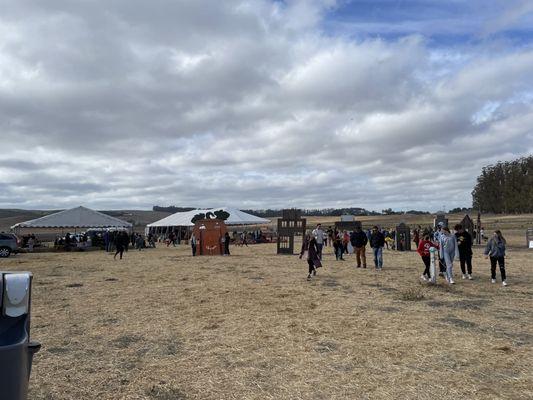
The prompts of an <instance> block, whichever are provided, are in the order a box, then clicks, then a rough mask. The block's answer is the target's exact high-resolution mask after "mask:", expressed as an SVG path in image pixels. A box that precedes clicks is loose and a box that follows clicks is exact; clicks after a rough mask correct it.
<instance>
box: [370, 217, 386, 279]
mask: <svg viewBox="0 0 533 400" xmlns="http://www.w3.org/2000/svg"><path fill="white" fill-rule="evenodd" d="M383 246H385V236H384V235H383V233H381V232H380V231H379V229H378V227H377V226H374V227H372V233H371V234H370V247H372V252H373V253H374V266H375V267H376V269H382V268H383Z"/></svg>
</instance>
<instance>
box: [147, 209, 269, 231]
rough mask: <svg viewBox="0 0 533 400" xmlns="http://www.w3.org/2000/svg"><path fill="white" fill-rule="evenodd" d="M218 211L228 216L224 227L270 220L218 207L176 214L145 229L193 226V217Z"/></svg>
mask: <svg viewBox="0 0 533 400" xmlns="http://www.w3.org/2000/svg"><path fill="white" fill-rule="evenodd" d="M219 210H222V211H226V212H227V213H228V214H229V217H228V219H226V221H224V222H225V223H226V225H262V224H268V223H270V220H268V219H265V218H260V217H256V216H255V215H251V214H248V213H245V212H243V211H241V210H237V209H235V208H230V207H219V208H209V209H201V210H192V211H185V212H177V213H175V214H172V215H169V216H168V217H166V218H163V219H161V220H159V221H156V222H153V223H151V224H148V225H146V228H147V229H150V228H162V227H179V226H194V222H192V221H191V220H192V219H193V217H194V216H195V215H197V214H206V213H208V212H215V211H219Z"/></svg>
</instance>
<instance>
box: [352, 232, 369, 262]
mask: <svg viewBox="0 0 533 400" xmlns="http://www.w3.org/2000/svg"><path fill="white" fill-rule="evenodd" d="M350 242H351V243H352V246H353V248H354V251H355V257H356V261H357V268H361V263H362V264H363V268H366V254H365V250H366V244H367V243H368V238H367V237H366V233H365V232H363V230H362V229H361V227H360V226H357V227H356V228H355V231H353V232H352V234H351V235H350Z"/></svg>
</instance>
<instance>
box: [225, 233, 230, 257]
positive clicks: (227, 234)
mask: <svg viewBox="0 0 533 400" xmlns="http://www.w3.org/2000/svg"><path fill="white" fill-rule="evenodd" d="M230 241H231V238H230V237H229V233H228V232H226V234H225V235H224V255H225V256H229V255H230V254H229V242H230Z"/></svg>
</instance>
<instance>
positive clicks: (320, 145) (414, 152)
mask: <svg viewBox="0 0 533 400" xmlns="http://www.w3.org/2000/svg"><path fill="white" fill-rule="evenodd" d="M336 5H337V3H336V2H334V1H326V0H324V1H319V0H307V1H304V0H295V1H289V2H283V3H281V2H269V1H266V0H248V1H245V0H242V1H237V0H232V1H224V2H220V1H212V2H210V3H208V2H206V1H205V2H196V1H186V0H183V1H179V2H176V1H160V2H155V3H149V4H148V3H146V2H144V1H126V0H124V1H117V2H113V3H110V4H109V5H106V6H102V4H101V2H96V1H86V2H83V3H70V2H63V1H60V0H55V1H52V0H51V1H49V2H47V3H46V5H44V3H42V2H39V1H34V2H15V3H14V2H5V4H2V9H6V10H7V11H6V12H5V13H3V14H2V15H0V26H2V27H3V28H0V33H2V32H4V30H5V32H4V33H6V34H5V35H0V130H1V132H2V148H3V153H2V154H0V179H1V180H0V181H1V182H2V184H1V185H0V187H1V188H2V190H1V194H0V206H3V207H35V208H39V207H51V208H59V207H63V206H65V207H66V206H73V205H77V204H80V203H83V204H86V205H89V206H94V207H99V208H125V207H150V206H152V205H154V204H177V205H192V206H211V205H213V206H214V205H216V204H228V205H235V206H241V207H283V206H301V207H326V206H350V205H352V206H362V207H367V208H369V209H378V210H379V209H382V208H387V207H393V208H404V209H412V208H418V209H437V208H439V207H441V206H442V204H447V205H449V206H465V205H469V203H470V191H471V189H472V186H473V184H474V182H475V177H476V176H477V174H478V173H479V171H480V169H481V167H482V166H484V165H485V164H487V163H490V162H494V161H495V160H497V159H500V158H501V159H508V158H513V157H517V156H519V155H521V154H526V153H528V152H529V153H531V151H532V145H531V142H532V141H531V128H530V127H531V126H533V125H532V123H531V122H533V103H532V100H531V99H532V93H533V90H532V89H533V88H532V84H533V78H532V76H531V74H530V73H529V72H530V71H531V70H532V67H533V56H532V54H533V53H532V52H531V50H530V49H528V48H527V47H516V48H500V49H498V50H494V48H490V50H489V49H488V48H486V47H485V46H488V45H485V44H477V45H472V46H471V47H468V46H461V47H459V48H449V49H442V48H439V49H438V50H435V49H433V48H432V47H431V42H430V41H428V40H426V39H425V38H424V37H422V36H421V35H410V36H406V37H400V38H397V39H394V40H383V39H371V38H366V39H365V38H361V37H359V38H358V39H357V40H355V39H351V38H349V37H347V36H346V37H345V36H335V35H331V34H328V33H327V32H324V31H323V27H322V26H321V24H322V22H323V20H324V18H326V15H327V12H328V10H330V9H332V8H334V7H336ZM22 16H24V18H22ZM6 27H8V28H6ZM7 33H8V34H7ZM528 143H529V144H528Z"/></svg>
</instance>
